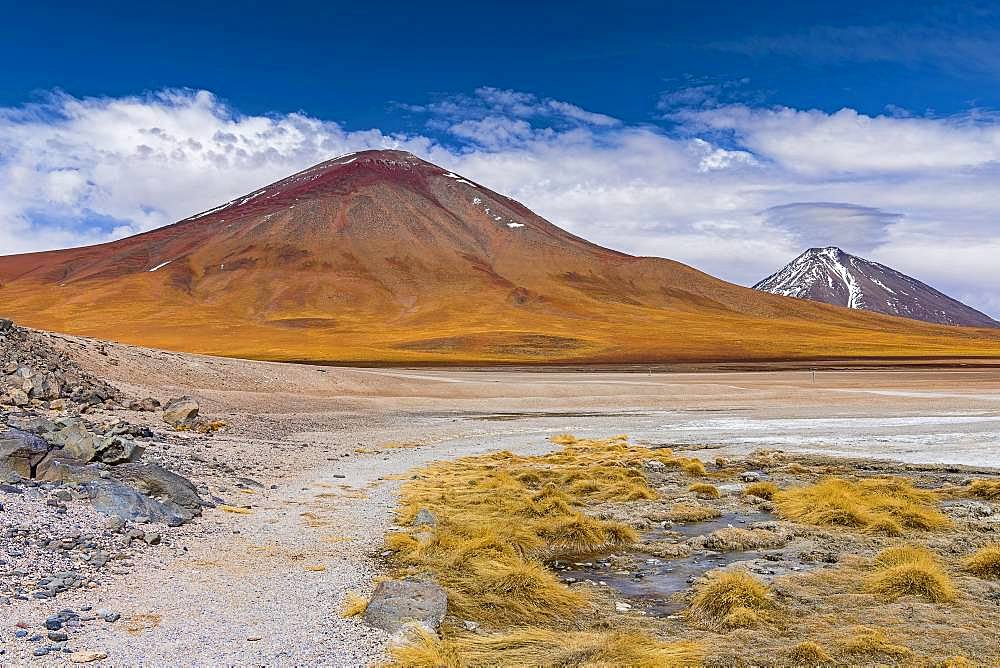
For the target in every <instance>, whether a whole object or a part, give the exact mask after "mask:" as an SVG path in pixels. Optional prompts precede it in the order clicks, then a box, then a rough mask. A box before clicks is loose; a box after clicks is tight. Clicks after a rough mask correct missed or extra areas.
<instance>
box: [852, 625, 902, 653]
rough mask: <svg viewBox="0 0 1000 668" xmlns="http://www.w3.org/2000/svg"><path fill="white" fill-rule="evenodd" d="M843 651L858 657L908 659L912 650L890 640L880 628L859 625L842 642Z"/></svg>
mask: <svg viewBox="0 0 1000 668" xmlns="http://www.w3.org/2000/svg"><path fill="white" fill-rule="evenodd" d="M843 648H844V652H845V653H847V654H851V655H853V656H855V657H857V658H858V659H868V660H877V659H886V658H888V659H895V660H901V659H909V658H910V657H912V656H913V652H912V651H911V650H910V648H908V647H904V646H903V645H897V644H895V643H893V642H891V641H890V639H889V636H888V635H886V633H885V631H883V630H881V629H869V628H865V627H860V628H858V629H856V630H855V631H854V635H852V636H851V637H850V638H848V639H847V640H845V641H844V642H843Z"/></svg>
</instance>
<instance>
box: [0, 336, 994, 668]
mask: <svg viewBox="0 0 1000 668" xmlns="http://www.w3.org/2000/svg"><path fill="white" fill-rule="evenodd" d="M55 341H56V342H57V344H59V345H62V346H64V348H65V350H66V351H67V352H69V353H70V354H71V355H72V356H73V358H74V359H76V360H78V361H79V363H80V365H81V366H82V367H83V368H85V369H87V370H89V371H91V372H93V373H94V374H95V375H97V376H98V377H100V378H105V379H108V380H109V381H112V382H113V383H114V384H115V385H116V386H118V387H120V388H121V389H123V390H124V391H126V392H127V393H129V394H130V395H132V396H153V397H156V398H158V399H160V400H164V399H167V398H170V397H171V396H176V395H179V394H191V395H193V396H195V397H196V398H197V399H198V400H199V401H200V402H201V403H202V407H203V410H202V413H203V414H204V415H206V416H208V417H211V418H213V419H214V418H221V419H223V420H225V421H227V422H228V423H229V424H230V428H229V429H228V430H227V431H225V432H223V433H220V434H216V435H215V436H214V437H212V438H209V437H205V436H200V435H196V434H170V435H168V436H164V437H162V438H157V439H154V441H155V442H154V443H153V444H151V445H150V448H149V449H148V451H147V455H146V456H147V457H149V458H150V459H151V460H153V461H161V462H163V463H165V464H166V465H168V466H169V467H171V468H173V469H175V470H178V471H180V472H182V473H184V474H186V475H190V476H191V477H192V479H193V480H194V482H196V483H197V484H199V485H200V486H202V488H203V489H205V490H207V491H208V492H209V493H210V494H211V495H212V496H217V497H219V498H221V499H223V500H225V501H226V502H227V503H229V504H230V505H232V506H236V507H244V506H247V508H243V509H244V510H246V511H248V512H246V513H232V512H226V511H224V510H222V509H218V508H217V509H211V510H207V511H206V512H205V514H204V515H203V517H201V518H200V519H198V520H197V521H195V522H194V523H193V524H190V525H185V526H183V527H180V528H177V529H169V530H168V529H165V528H164V530H163V539H162V544H161V545H160V546H155V547H148V546H147V547H145V548H141V549H137V550H136V554H134V555H130V556H129V558H128V560H129V561H130V563H131V564H132V566H131V567H130V569H128V571H127V572H123V573H121V574H116V573H115V572H113V570H109V571H108V572H107V573H104V572H102V574H101V578H100V585H99V586H97V587H94V588H87V589H75V590H70V591H68V592H65V593H62V594H59V595H58V596H57V598H56V599H54V600H53V599H48V600H39V599H31V600H27V601H19V600H15V601H13V602H12V604H11V605H9V606H4V605H2V604H0V617H2V618H3V619H9V620H11V621H12V624H3V625H2V626H0V649H3V650H5V651H6V654H5V655H0V664H11V665H20V664H24V663H28V664H30V665H63V664H65V659H63V658H56V657H54V656H51V655H50V656H48V657H43V658H35V657H33V656H31V654H32V649H33V648H32V647H31V646H30V644H29V643H28V641H26V640H23V639H16V638H14V637H13V633H14V627H13V624H16V623H18V622H22V623H23V624H24V626H26V627H29V628H30V629H31V630H32V632H35V630H37V629H40V628H41V626H40V625H41V624H42V623H43V622H44V621H45V619H46V618H47V617H49V616H51V615H52V614H53V613H56V612H58V611H59V610H61V609H64V608H72V609H73V610H74V611H77V612H79V611H81V610H82V609H83V608H88V607H89V608H91V610H92V611H94V612H96V611H98V610H105V611H112V612H115V613H118V614H121V619H120V620H118V621H116V622H105V621H103V619H102V618H97V619H95V620H93V621H87V622H84V623H81V624H80V626H79V627H78V628H73V629H71V631H70V632H69V633H68V635H69V636H70V640H69V646H70V647H72V648H73V649H75V650H94V651H98V652H101V653H106V654H107V655H108V657H107V660H106V661H103V662H101V663H100V664H99V665H109V666H110V665H114V666H132V665H148V666H226V665H234V666H235V665H239V666H244V665H262V666H293V665H310V666H313V665H316V666H319V665H323V666H327V665H329V666H359V665H367V664H370V663H372V662H376V661H378V659H379V658H380V657H382V656H383V652H384V649H385V645H386V640H387V639H386V638H385V637H384V635H383V634H381V632H378V631H375V630H372V629H370V628H368V627H366V626H364V625H363V624H362V623H361V622H359V621H356V620H343V619H341V618H340V616H339V614H338V613H339V608H340V605H341V602H342V600H343V599H344V597H345V595H346V594H347V593H348V592H350V591H356V592H359V593H367V592H369V591H370V590H371V587H372V583H371V580H372V577H374V576H376V575H378V574H379V573H380V572H381V571H380V566H379V559H378V552H379V550H380V546H381V540H382V536H383V534H384V533H385V532H386V530H387V529H389V528H390V527H391V524H392V510H393V508H394V505H395V501H396V494H397V490H398V487H399V485H400V484H401V483H400V480H399V479H400V478H405V474H406V472H407V471H409V470H410V469H411V468H413V467H414V466H418V465H420V464H421V463H423V462H427V461H431V460H435V459H441V458H448V457H455V456H459V455H464V454H472V453H476V452H485V451H490V450H497V449H509V450H515V451H518V452H537V451H540V450H542V449H544V448H546V447H548V446H547V443H546V437H547V436H549V435H552V434H554V433H559V432H563V431H574V432H576V433H579V434H581V435H609V434H613V433H621V432H631V431H633V429H634V427H636V426H637V425H640V426H641V427H642V431H643V434H642V435H641V436H642V437H643V438H647V439H648V440H664V438H668V437H669V434H670V425H673V424H681V423H683V422H684V421H687V422H691V421H692V420H695V419H697V418H699V416H703V417H704V416H705V413H710V416H711V417H712V418H740V419H741V420H746V419H751V420H772V421H774V420H779V419H780V420H794V419H818V418H827V417H837V418H841V419H843V418H870V417H885V416H898V417H905V416H920V415H949V414H954V413H956V412H960V413H962V412H969V411H978V412H979V413H980V414H988V415H997V408H998V407H1000V403H990V401H989V400H983V399H975V398H974V397H973V395H976V396H979V397H992V396H994V395H995V396H998V397H1000V371H996V370H988V369H985V370H974V371H955V372H949V371H933V372H929V371H905V372H904V371H900V372H892V371H881V372H870V371H869V372H835V371H825V372H823V373H822V374H820V377H821V380H820V386H819V387H817V386H816V385H813V384H812V381H811V377H810V374H809V373H808V372H804V371H798V372H794V371H793V372H767V373H735V372H719V373H707V374H705V373H683V374H681V373H677V374H654V375H647V374H635V373H631V374H630V373H622V372H565V373H545V372H540V371H497V370H492V371H473V370H447V371H445V370H429V369H420V370H403V369H345V368H323V367H314V366H308V365H286V364H273V363H263V362H248V361H243V360H230V359H223V358H208V357H203V356H194V355H183V354H178V353H171V352H163V351H155V350H146V349H142V348H137V347H133V346H121V345H115V344H107V345H106V346H104V351H103V352H100V351H99V347H100V345H101V344H99V343H98V342H95V341H90V340H87V339H78V338H75V337H57V338H56V339H55ZM843 390H864V391H865V392H870V391H872V390H878V391H881V392H884V393H885V394H879V395H874V394H862V393H859V392H856V391H846V392H845V391H843ZM914 395H916V396H914ZM123 417H125V419H128V420H129V421H131V422H135V423H143V421H146V422H147V423H149V424H151V425H152V424H154V422H155V420H156V415H155V414H151V413H132V412H126V413H124V414H123ZM720 424H721V423H720ZM742 424H744V423H742V422H739V423H733V425H734V426H725V425H723V426H721V427H719V429H717V430H716V431H712V430H711V429H705V430H702V431H699V432H697V434H698V438H699V439H700V441H699V442H700V443H702V444H706V445H708V446H709V447H719V446H725V444H726V443H727V442H728V440H727V439H729V440H731V438H732V437H733V436H735V435H736V434H737V433H738V432H739V431H740V430H741V429H743V427H741V426H739V425H742ZM915 424H916V423H915ZM786 431H790V433H791V432H794V430H786ZM857 438H858V439H859V441H861V442H864V441H863V439H864V438H865V435H864V432H859V434H858V437H857ZM872 442H873V441H872ZM695 445H697V444H695V443H692V442H689V443H687V446H688V447H692V446H695ZM763 445H764V444H763V443H762V444H761V447H763ZM794 446H795V444H794V442H793V443H791V444H788V443H782V445H781V447H785V448H787V449H794ZM809 447H810V448H815V447H817V446H816V444H815V443H810V444H809ZM698 452H700V451H697V452H696V454H697V453H698ZM716 453H717V451H714V450H709V451H706V457H709V456H710V457H714V456H715V454H716ZM871 454H873V455H876V456H877V455H878V454H879V452H878V449H877V445H874V444H873V445H872V449H871ZM4 500H5V502H6V497H4ZM25 512H26V513H28V515H29V516H31V517H32V518H34V515H32V513H33V512H34V511H32V510H30V509H28V510H26V511H25ZM68 512H69V511H68ZM86 512H87V509H86V508H85V507H81V508H80V509H74V510H73V511H72V513H73V515H72V516H73V517H76V516H77V514H79V513H83V514H86ZM8 515H9V514H6V515H3V517H7V516H8ZM38 517H39V519H38V520H37V521H38V522H42V523H44V519H43V518H44V515H39V516H38ZM97 519H99V518H94V520H95V521H96V520H97ZM5 521H9V520H6V519H0V522H5ZM33 521H36V520H34V519H33ZM88 521H91V520H88ZM0 558H2V555H0ZM2 568H3V566H0V569H2ZM89 614H92V613H88V612H84V613H83V615H84V616H85V617H86V616H89Z"/></svg>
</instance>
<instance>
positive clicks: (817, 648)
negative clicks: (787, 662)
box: [788, 640, 833, 666]
mask: <svg viewBox="0 0 1000 668" xmlns="http://www.w3.org/2000/svg"><path fill="white" fill-rule="evenodd" d="M788 658H789V659H791V661H792V663H793V665H796V666H823V665H826V664H831V663H833V657H831V656H830V655H829V654H827V653H826V650H825V649H823V647H822V646H821V645H819V643H815V642H813V641H811V640H807V641H805V642H800V643H799V644H798V645H796V646H795V647H793V648H791V649H790V650H789V651H788Z"/></svg>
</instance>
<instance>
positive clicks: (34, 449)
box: [0, 427, 52, 481]
mask: <svg viewBox="0 0 1000 668" xmlns="http://www.w3.org/2000/svg"><path fill="white" fill-rule="evenodd" d="M51 447H52V446H50V445H49V444H48V442H47V441H46V440H45V439H43V438H42V437H40V436H36V435H35V434H32V433H30V432H26V431H21V430H20V429H15V428H13V427H10V428H8V429H6V430H5V431H2V432H0V481H6V480H12V479H14V478H15V476H17V477H21V478H30V477H32V476H33V475H34V472H35V466H37V465H38V463H39V462H41V461H42V459H44V458H45V455H47V454H48V452H49V450H50V449H51Z"/></svg>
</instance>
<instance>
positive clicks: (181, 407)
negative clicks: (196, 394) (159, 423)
mask: <svg viewBox="0 0 1000 668" xmlns="http://www.w3.org/2000/svg"><path fill="white" fill-rule="evenodd" d="M200 408H201V407H200V406H199V405H198V402H197V401H195V400H194V399H192V398H191V397H178V398H176V399H171V400H170V401H168V402H167V405H166V406H164V407H163V421H164V422H166V423H167V424H169V425H171V426H176V425H179V424H184V423H185V422H188V421H190V420H193V419H195V418H196V417H198V410H199V409H200Z"/></svg>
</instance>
